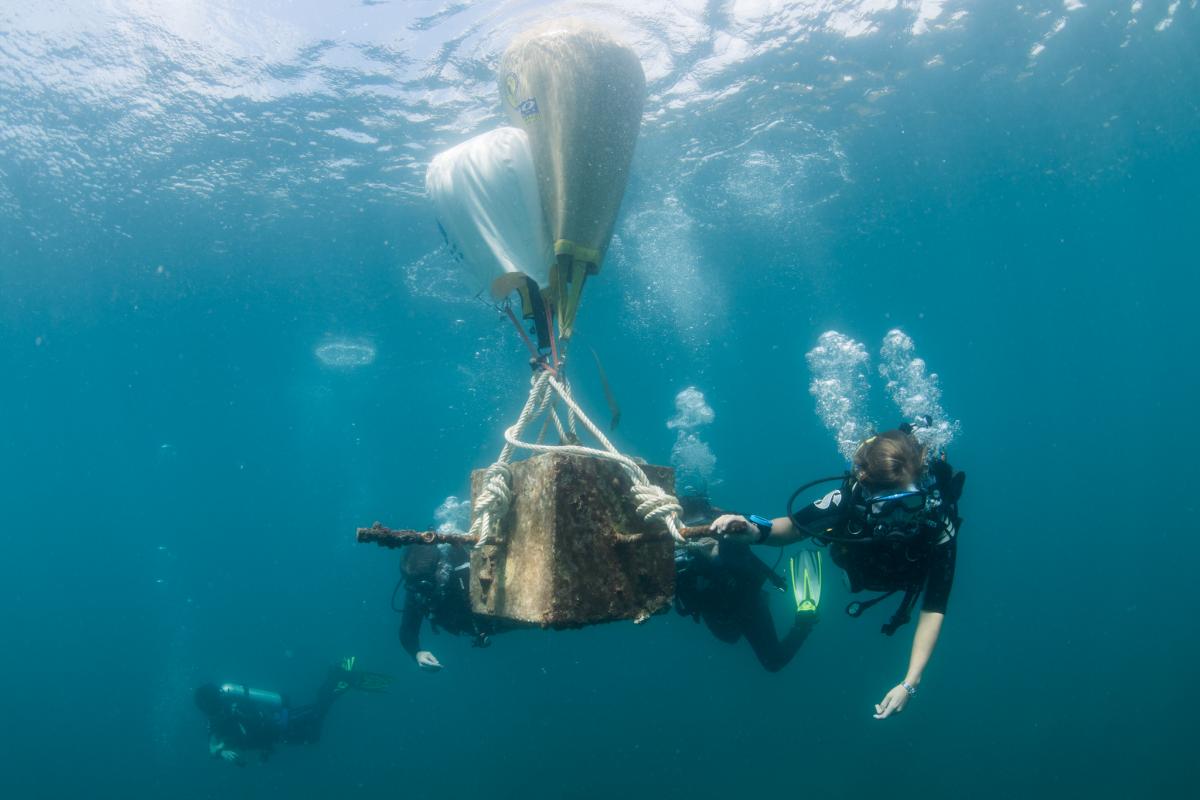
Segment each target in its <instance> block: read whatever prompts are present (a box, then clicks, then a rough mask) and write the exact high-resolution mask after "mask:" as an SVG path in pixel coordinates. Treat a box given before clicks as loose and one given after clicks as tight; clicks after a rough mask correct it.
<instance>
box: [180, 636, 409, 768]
mask: <svg viewBox="0 0 1200 800" xmlns="http://www.w3.org/2000/svg"><path fill="white" fill-rule="evenodd" d="M353 667H354V659H353V658H348V659H346V660H345V661H343V662H342V663H341V664H340V665H338V666H336V667H331V668H330V670H329V673H328V675H326V676H325V680H324V681H323V682H322V683H321V686H320V687H319V688H318V689H317V698H316V700H315V701H314V702H312V703H309V704H307V705H301V706H293V705H292V704H291V703H290V702H289V700H288V698H287V697H286V696H284V695H281V694H279V693H277V692H271V691H267V690H264V689H251V688H249V687H247V686H243V685H242V684H238V683H223V684H221V685H219V686H218V685H217V684H214V683H206V684H204V685H203V686H200V687H199V688H197V689H196V692H195V701H196V707H197V708H199V709H200V710H201V711H203V712H204V715H205V716H207V717H208V734H209V735H208V752H209V754H210V755H211V756H212V757H213V758H220V759H222V760H224V761H227V762H229V763H231V764H237V765H238V766H245V765H246V764H247V763H248V756H249V754H250V753H253V752H257V753H258V755H259V758H260V760H262V761H266V760H267V759H268V758H269V757H270V756H271V753H272V752H274V749H275V745H276V744H314V743H316V742H317V741H318V740H319V739H320V738H321V725H322V723H323V722H324V721H325V715H326V714H328V713H329V709H330V707H331V706H332V705H333V701H334V700H336V699H337V698H338V697H340V696H341V695H342V694H344V693H345V692H346V691H347V690H349V689H358V690H360V691H365V692H382V691H385V690H386V688H387V685H388V684H389V683H391V678H390V677H389V676H387V675H381V674H379V673H375V672H362V671H356V670H354V669H353Z"/></svg>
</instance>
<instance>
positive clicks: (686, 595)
mask: <svg viewBox="0 0 1200 800" xmlns="http://www.w3.org/2000/svg"><path fill="white" fill-rule="evenodd" d="M680 503H681V504H682V505H683V509H684V519H685V521H686V522H687V524H689V525H698V524H704V523H707V522H710V521H712V519H713V518H714V517H717V516H719V515H720V510H719V509H715V508H713V507H712V506H711V505H709V502H708V498H706V497H688V496H685V497H681V498H680ZM767 582H770V583H771V584H772V585H773V586H774V587H775V588H776V589H778V590H780V591H784V590H785V584H784V581H783V579H782V578H780V577H779V575H778V574H776V572H775V571H774V570H773V569H771V567H769V566H767V565H766V563H764V562H763V561H762V560H761V559H759V558H758V556H756V555H754V553H752V552H751V551H750V547H749V545H747V544H745V543H744V542H740V541H736V540H735V539H733V538H725V539H724V540H723V541H717V540H702V544H701V545H700V546H693V547H690V548H688V549H687V550H680V551H679V552H678V554H677V555H676V558H675V610H676V611H678V612H679V613H680V614H682V615H684V616H690V617H692V619H694V620H695V621H697V622H699V621H700V620H704V624H705V625H706V626H707V627H708V629H709V631H710V632H712V634H713V636H715V637H717V638H718V639H719V640H721V641H722V642H727V643H728V644H736V643H737V641H738V640H740V639H742V638H743V637H744V638H745V639H746V641H747V643H749V645H750V647H751V649H752V650H754V655H755V656H757V657H758V661H759V663H760V664H762V666H763V669H765V670H767V671H768V672H778V671H779V670H781V669H783V668H784V667H786V666H787V665H788V664H789V663H790V662H791V660H792V658H794V657H795V655H796V652H797V651H798V650H799V649H800V646H801V645H802V644H804V641H805V639H807V638H808V634H809V633H810V632H811V631H812V628H813V625H815V624H816V621H817V618H816V615H815V614H796V616H795V618H794V620H793V622H792V625H791V627H790V628H789V629H788V632H787V633H786V634H784V636H783V638H782V639H781V638H779V635H778V634H777V633H776V630H775V620H774V619H773V618H772V616H771V608H770V604H769V603H768V594H767V593H766V592H764V591H763V584H764V583H767Z"/></svg>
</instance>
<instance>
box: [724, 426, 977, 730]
mask: <svg viewBox="0 0 1200 800" xmlns="http://www.w3.org/2000/svg"><path fill="white" fill-rule="evenodd" d="M829 480H835V479H832V478H831V479H829ZM840 480H841V481H842V485H841V487H840V488H838V489H835V490H834V491H832V492H830V493H828V494H826V495H825V496H824V497H821V498H820V499H818V500H816V501H815V502H814V503H812V504H811V505H808V506H806V507H804V508H801V509H800V510H798V511H796V512H794V513H793V512H792V509H791V508H789V509H788V516H785V517H780V518H777V519H765V518H762V517H757V516H749V517H745V516H740V515H735V514H725V515H722V516H720V517H718V518H717V519H716V520H715V521H714V522H713V523H712V526H711V530H712V532H713V533H714V534H715V535H725V536H726V538H727V540H729V539H733V540H735V541H742V542H745V543H749V544H766V545H772V546H775V547H785V546H787V545H790V544H793V543H796V542H799V541H803V540H805V539H811V540H812V541H813V542H814V543H815V544H817V545H819V546H825V545H827V546H828V547H829V554H830V557H831V558H832V559H833V562H834V563H835V564H837V565H838V566H839V567H841V568H842V569H843V570H844V571H845V572H846V576H847V578H848V579H849V584H850V591H851V592H860V591H874V592H883V593H884V594H882V595H881V596H879V597H876V598H874V599H871V600H867V601H865V602H853V603H850V604H849V605H848V606H847V607H846V613H847V614H849V615H850V616H852V617H858V616H859V615H861V614H862V612H863V611H865V610H866V609H868V608H870V607H871V606H873V605H875V604H876V603H878V602H880V601H881V600H883V599H884V598H886V597H889V596H891V595H892V594H895V593H897V592H903V599H902V601H901V603H900V606H899V608H898V609H897V610H896V612H895V613H894V614H893V615H892V618H891V619H890V620H889V621H888V623H887V624H885V625H884V626H883V628H882V632H883V633H884V634H886V635H888V636H890V635H892V634H893V633H895V631H896V630H897V629H898V628H899V627H900V626H901V625H904V624H905V623H906V622H908V621H909V619H910V616H911V612H912V610H913V608H914V607H915V606H916V603H917V600H918V599H919V598H920V597H921V595H922V593H923V594H924V598H923V600H922V603H921V612H920V617H919V619H918V622H917V627H916V631H915V633H914V635H913V644H912V650H911V654H910V657H909V663H908V669H907V671H906V672H905V674H904V679H903V680H901V681H900V683H898V684H897V685H896V686H894V687H893V688H891V689H889V690H888V691H887V693H886V694H885V695H884V697H883V699H882V700H881V701H880V702H879V703H877V704H876V705H875V718H876V719H886V718H887V717H889V716H891V715H892V714H895V713H898V712H900V711H903V710H904V708H905V706H906V705H907V704H908V701H909V700H910V699H911V698H912V697H913V695H915V694H916V691H917V687H918V686H919V685H920V683H921V678H922V675H923V673H924V671H925V667H926V665H927V664H928V663H929V659H930V657H931V656H932V654H933V650H934V647H935V645H936V644H937V640H938V635H939V634H940V632H941V627H942V621H943V620H944V618H945V615H946V608H947V605H948V604H949V600H950V589H951V586H952V585H953V582H954V566H955V560H956V556H957V551H958V531H959V528H960V526H961V523H962V519H961V518H960V517H959V514H958V500H959V498H960V497H961V495H962V488H963V483H964V481H965V475H964V474H963V473H962V472H958V473H955V472H954V470H953V469H952V468H951V467H950V465H949V464H948V463H947V462H946V461H945V459H944V458H935V459H933V460H932V461H930V462H929V463H928V466H926V449H925V448H924V447H923V446H922V445H921V444H920V443H919V442H918V441H917V438H916V437H915V436H914V434H913V426H911V425H905V426H902V427H901V428H898V429H896V430H890V431H886V432H884V433H880V434H877V435H875V436H871V437H869V438H867V439H866V440H864V441H863V442H862V443H861V444H859V446H858V448H857V450H856V452H855V453H854V458H853V462H852V468H851V470H850V471H849V472H848V473H847V474H846V475H844V476H841V478H840ZM819 482H820V481H814V482H813V483H812V484H808V485H807V486H812V485H815V484H816V483H819ZM807 486H806V487H802V488H807ZM797 494H799V490H798V491H797ZM795 497H796V495H793V500H794V499H795ZM735 521H737V522H738V525H737V526H733V525H732V523H734V522H735ZM743 526H744V527H743ZM735 528H741V529H742V531H743V532H734V530H735ZM800 559H801V560H800V562H799V564H797V562H796V560H795V559H794V560H793V562H792V570H791V571H792V576H793V578H792V582H793V591H794V593H795V597H796V600H797V607H798V608H799V607H800V606H801V605H804V606H805V607H809V606H811V607H812V608H813V609H814V610H815V609H816V608H817V607H818V606H819V604H820V556H819V554H813V555H804V554H802V555H801V557H800ZM797 567H798V568H799V573H798V572H797ZM814 577H815V580H814ZM797 581H799V583H797Z"/></svg>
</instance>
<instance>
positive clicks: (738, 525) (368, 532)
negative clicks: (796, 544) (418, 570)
mask: <svg viewBox="0 0 1200 800" xmlns="http://www.w3.org/2000/svg"><path fill="white" fill-rule="evenodd" d="M745 529H746V525H745V524H744V523H742V522H740V521H734V522H732V523H730V525H729V527H728V528H726V532H727V533H742V532H743V531H744V530H745ZM680 533H682V534H683V538H685V539H698V538H700V537H702V536H712V535H713V533H712V531H711V530H710V529H709V527H708V526H707V525H695V526H692V527H690V528H683V529H681V530H680ZM616 537H617V540H618V541H620V542H622V543H623V544H632V543H633V542H654V541H660V540H662V539H668V538H670V534H668V533H667V531H665V530H663V531H656V532H654V533H632V534H629V533H618V534H616ZM356 538H357V540H358V543H359V544H371V543H374V544H377V545H379V546H380V547H388V548H397V547H407V546H408V545H414V544H416V545H421V544H454V543H458V544H475V542H476V541H477V537H475V536H472V535H471V534H469V533H438V532H437V531H414V530H406V529H398V530H392V529H391V528H386V527H384V526H383V525H381V524H380V523H378V522H376V523H375V524H374V525H372V526H371V527H369V528H359V529H358V533H357V536H356Z"/></svg>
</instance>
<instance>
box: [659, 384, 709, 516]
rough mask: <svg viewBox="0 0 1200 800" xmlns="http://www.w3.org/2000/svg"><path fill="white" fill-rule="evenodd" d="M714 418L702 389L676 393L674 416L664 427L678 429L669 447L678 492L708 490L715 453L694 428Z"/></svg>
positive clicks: (695, 493) (704, 492) (692, 493)
mask: <svg viewBox="0 0 1200 800" xmlns="http://www.w3.org/2000/svg"><path fill="white" fill-rule="evenodd" d="M715 418H716V414H715V413H714V412H713V410H712V407H711V406H709V405H708V403H707V402H706V401H705V399H704V392H702V391H700V390H699V389H697V388H696V387H695V386H689V387H687V388H686V389H684V390H683V391H681V392H680V393H679V394H677V395H675V416H673V417H671V419H669V420H667V427H668V428H671V429H672V430H676V431H678V432H679V433H678V435H677V436H676V438H675V445H674V446H673V447H672V448H671V465H672V466H673V467H675V486H676V490H677V491H678V492H679V494H680V495H681V496H693V497H700V496H704V495H707V494H708V487H709V485H710V484H711V483H712V480H713V474H714V473H715V472H716V468H717V457H716V456H715V455H713V451H712V448H710V447H709V446H708V444H707V443H706V442H705V441H704V440H703V439H701V438H700V437H699V436H697V435H696V433H695V431H696V430H698V429H699V428H702V427H704V426H705V425H710V424H712V421H713V420H714V419H715Z"/></svg>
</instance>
